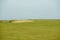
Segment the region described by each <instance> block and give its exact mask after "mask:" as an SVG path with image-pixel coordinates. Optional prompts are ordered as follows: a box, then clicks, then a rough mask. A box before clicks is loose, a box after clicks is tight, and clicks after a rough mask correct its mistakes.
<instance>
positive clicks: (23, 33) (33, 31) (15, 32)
mask: <svg viewBox="0 0 60 40" xmlns="http://www.w3.org/2000/svg"><path fill="white" fill-rule="evenodd" d="M33 21H34V22H24V23H9V22H7V21H6V22H5V21H4V22H2V23H0V40H60V20H33Z"/></svg>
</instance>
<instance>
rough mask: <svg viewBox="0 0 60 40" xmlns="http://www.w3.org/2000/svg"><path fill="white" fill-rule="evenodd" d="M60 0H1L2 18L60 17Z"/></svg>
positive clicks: (0, 11)
mask: <svg viewBox="0 0 60 40" xmlns="http://www.w3.org/2000/svg"><path fill="white" fill-rule="evenodd" d="M59 15H60V0H0V19H3V20H5V19H6V20H7V19H35V18H37V19H38V18H40V19H60V16H59Z"/></svg>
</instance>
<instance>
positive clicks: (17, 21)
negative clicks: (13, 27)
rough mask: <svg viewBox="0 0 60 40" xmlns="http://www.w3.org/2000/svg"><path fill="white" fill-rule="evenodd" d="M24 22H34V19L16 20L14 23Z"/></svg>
mask: <svg viewBox="0 0 60 40" xmlns="http://www.w3.org/2000/svg"><path fill="white" fill-rule="evenodd" d="M24 22H34V21H32V20H14V21H12V23H24Z"/></svg>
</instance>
